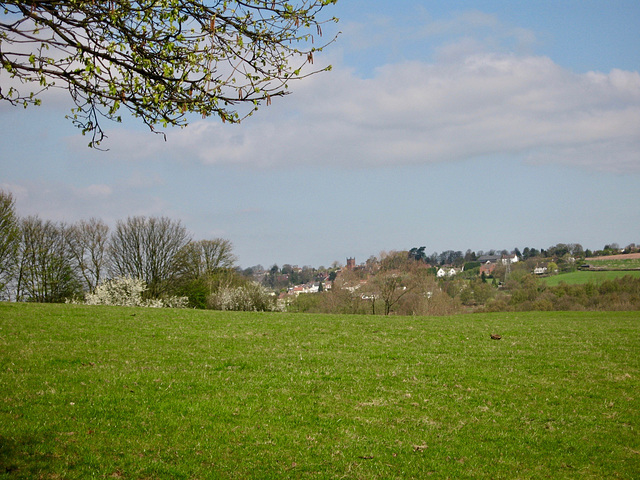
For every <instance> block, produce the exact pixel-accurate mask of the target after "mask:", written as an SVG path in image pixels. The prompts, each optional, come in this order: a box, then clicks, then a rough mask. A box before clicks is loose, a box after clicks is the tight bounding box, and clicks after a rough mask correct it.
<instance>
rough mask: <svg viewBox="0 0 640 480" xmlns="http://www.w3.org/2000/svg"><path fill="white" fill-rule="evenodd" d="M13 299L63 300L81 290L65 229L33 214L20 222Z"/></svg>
mask: <svg viewBox="0 0 640 480" xmlns="http://www.w3.org/2000/svg"><path fill="white" fill-rule="evenodd" d="M20 230H21V237H22V238H21V243H20V249H19V251H18V271H17V278H16V295H15V297H16V300H18V301H24V300H26V301H32V302H63V301H65V300H66V299H68V298H71V297H74V296H77V295H79V294H80V293H81V287H80V281H79V279H78V277H77V276H76V274H75V271H74V268H73V265H72V258H71V255H70V253H69V249H68V242H67V236H68V235H69V229H68V228H67V227H66V226H65V225H63V224H59V225H58V224H55V223H53V222H51V221H49V220H47V221H45V220H42V219H40V218H39V217H37V216H31V217H27V218H25V219H23V220H22V221H21V224H20Z"/></svg>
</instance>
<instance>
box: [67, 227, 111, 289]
mask: <svg viewBox="0 0 640 480" xmlns="http://www.w3.org/2000/svg"><path fill="white" fill-rule="evenodd" d="M108 241H109V227H108V226H107V225H106V224H105V223H104V222H102V221H101V220H97V219H95V218H91V219H90V220H88V221H86V220H81V221H79V222H78V223H76V224H75V225H73V226H71V227H70V229H69V234H68V235H67V243H68V247H69V253H70V254H71V256H72V258H73V262H74V264H75V266H76V268H77V269H78V272H79V273H80V275H81V276H82V279H83V280H84V283H85V287H86V289H87V291H88V292H89V293H94V292H95V289H96V287H97V286H98V285H99V284H100V282H101V281H102V280H103V277H104V274H105V273H106V270H107V267H108V255H107V253H108V252H107V245H108Z"/></svg>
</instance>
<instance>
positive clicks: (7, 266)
mask: <svg viewBox="0 0 640 480" xmlns="http://www.w3.org/2000/svg"><path fill="white" fill-rule="evenodd" d="M19 245H20V228H19V221H18V217H17V216H16V212H15V201H14V198H13V195H11V193H9V192H5V191H3V190H0V299H3V298H8V295H9V288H8V285H9V283H10V282H11V280H12V279H13V276H14V273H15V267H16V257H17V253H18V247H19Z"/></svg>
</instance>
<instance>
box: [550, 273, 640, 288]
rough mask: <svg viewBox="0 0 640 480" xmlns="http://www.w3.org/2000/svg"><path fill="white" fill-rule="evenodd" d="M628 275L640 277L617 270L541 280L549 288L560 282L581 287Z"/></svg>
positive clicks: (567, 274) (561, 275)
mask: <svg viewBox="0 0 640 480" xmlns="http://www.w3.org/2000/svg"><path fill="white" fill-rule="evenodd" d="M625 275H630V276H632V277H636V278H638V277H640V271H617V270H603V271H588V270H584V271H576V272H569V273H561V274H559V275H551V276H549V277H542V278H541V280H542V281H543V282H545V283H546V284H547V285H548V286H550V287H555V286H556V285H559V284H560V282H564V283H566V284H568V285H577V284H579V285H582V284H585V283H589V282H593V283H596V284H597V283H602V282H604V281H605V280H614V279H616V278H621V277H624V276H625Z"/></svg>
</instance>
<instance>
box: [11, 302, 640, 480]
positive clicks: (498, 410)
mask: <svg viewBox="0 0 640 480" xmlns="http://www.w3.org/2000/svg"><path fill="white" fill-rule="evenodd" d="M491 333H499V334H501V335H502V340H498V341H496V340H491V339H490V338H489V335H490V334H491ZM0 361H1V364H0V385H1V389H0V478H2V479H14V478H25V479H26V478H29V479H37V478H43V479H62V478H64V479H76V478H77V479H85V478H107V479H109V478H121V479H208V478H214V479H215V478H235V479H251V478H255V479H276V478H278V479H279V478H300V479H306V478H321V479H332V478H335V479H340V478H348V479H359V478H362V479H394V478H395V479H407V478H420V479H422V478H456V479H465V478H469V479H470V478H474V479H476V478H487V479H514V478H519V479H528V478H531V479H533V478H535V479H538V478H553V479H563V478H564V479H568V478H572V479H573V478H575V479H602V478H626V479H633V478H638V474H639V472H640V434H639V428H640V317H639V314H638V313H637V312H598V313H594V312H562V313H539V312H536V313H517V314H515V313H514V314H477V315H461V316H454V317H430V318H427V317H415V318H412V317H388V318H383V317H367V316H338V315H325V316H322V315H303V314H273V313H225V312H207V311H193V310H168V309H167V310H154V309H141V308H139V309H135V308H119V307H86V306H70V305H33V304H32V305H28V304H0Z"/></svg>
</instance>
